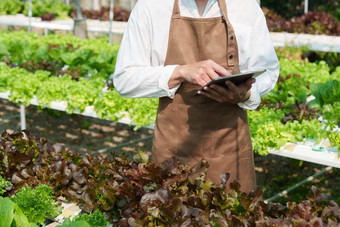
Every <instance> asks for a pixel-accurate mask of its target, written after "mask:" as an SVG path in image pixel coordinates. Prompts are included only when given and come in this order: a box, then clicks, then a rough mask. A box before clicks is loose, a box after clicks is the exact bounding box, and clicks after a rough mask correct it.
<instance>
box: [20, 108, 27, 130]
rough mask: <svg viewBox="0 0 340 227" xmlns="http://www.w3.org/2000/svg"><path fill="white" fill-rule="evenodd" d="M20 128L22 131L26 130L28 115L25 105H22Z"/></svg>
mask: <svg viewBox="0 0 340 227" xmlns="http://www.w3.org/2000/svg"><path fill="white" fill-rule="evenodd" d="M20 126H21V130H24V129H26V114H25V105H24V104H20Z"/></svg>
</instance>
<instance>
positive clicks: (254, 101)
mask: <svg viewBox="0 0 340 227" xmlns="http://www.w3.org/2000/svg"><path fill="white" fill-rule="evenodd" d="M251 37H252V39H251V43H250V49H251V50H250V59H249V63H248V64H249V65H248V69H249V70H256V69H266V72H265V73H263V74H261V75H260V76H258V77H257V78H256V82H255V84H253V86H252V88H251V96H250V98H249V99H248V100H247V101H245V102H241V103H238V105H239V106H240V107H242V108H244V109H249V110H254V109H256V108H257V107H258V106H259V105H260V103H261V98H262V97H263V96H264V95H265V94H266V93H268V92H269V91H270V90H272V89H273V88H274V87H275V84H276V82H277V79H278V77H279V71H280V63H279V60H278V58H277V55H276V52H275V49H274V47H273V44H272V41H271V40H270V35H269V31H268V27H267V24H266V19H265V17H264V14H263V12H262V10H261V8H260V7H257V17H256V21H255V25H254V26H253V28H252V32H251Z"/></svg>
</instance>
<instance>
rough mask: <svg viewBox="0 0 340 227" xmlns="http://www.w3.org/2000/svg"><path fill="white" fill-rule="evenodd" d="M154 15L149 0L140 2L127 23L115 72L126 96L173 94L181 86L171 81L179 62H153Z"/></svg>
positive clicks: (118, 89) (116, 79)
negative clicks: (163, 64) (172, 83)
mask: <svg viewBox="0 0 340 227" xmlns="http://www.w3.org/2000/svg"><path fill="white" fill-rule="evenodd" d="M151 33H152V29H151V18H150V14H149V11H148V7H147V1H146V0H140V1H138V2H137V4H136V6H135V7H134V10H133V11H132V13H131V16H130V18H129V21H128V23H127V27H126V30H125V32H124V36H123V39H122V42H121V45H120V49H119V52H118V57H117V62H116V68H115V72H114V74H113V75H112V76H111V77H112V79H113V84H114V87H115V89H116V90H117V92H118V93H119V94H120V95H121V96H124V97H131V98H140V97H151V98H155V97H163V96H168V97H170V98H173V97H174V95H175V93H176V91H177V89H178V87H179V86H176V87H174V88H172V89H169V86H168V81H169V79H170V77H171V75H172V73H173V71H174V69H175V68H176V66H177V65H167V66H162V65H160V66H153V65H152V64H151V48H152V44H151V39H152V37H151Z"/></svg>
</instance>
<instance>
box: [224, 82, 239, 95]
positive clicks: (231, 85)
mask: <svg viewBox="0 0 340 227" xmlns="http://www.w3.org/2000/svg"><path fill="white" fill-rule="evenodd" d="M225 85H227V87H228V88H229V90H230V91H231V92H234V93H237V94H238V93H239V88H238V87H237V86H236V85H235V84H234V83H233V82H230V81H226V82H225Z"/></svg>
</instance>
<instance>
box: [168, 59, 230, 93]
mask: <svg viewBox="0 0 340 227" xmlns="http://www.w3.org/2000/svg"><path fill="white" fill-rule="evenodd" d="M230 75H231V73H230V72H229V71H228V70H226V69H225V68H223V67H222V66H220V65H219V64H217V63H216V62H214V61H212V60H205V61H200V62H196V63H194V64H188V65H179V66H177V67H176V68H175V70H174V72H173V74H172V76H171V78H170V80H169V83H168V85H169V88H173V87H175V86H177V85H178V84H180V83H182V82H184V81H188V82H190V83H193V84H197V85H200V86H201V87H203V86H204V85H205V84H207V83H208V82H210V81H211V80H213V79H215V78H218V77H222V76H230Z"/></svg>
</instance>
